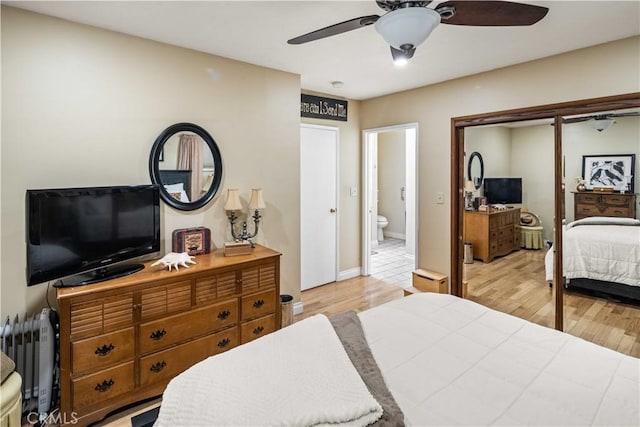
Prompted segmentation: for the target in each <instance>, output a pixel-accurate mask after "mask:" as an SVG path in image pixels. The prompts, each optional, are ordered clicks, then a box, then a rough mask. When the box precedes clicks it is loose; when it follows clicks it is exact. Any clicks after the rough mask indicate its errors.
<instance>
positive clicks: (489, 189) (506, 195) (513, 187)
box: [483, 178, 522, 205]
mask: <svg viewBox="0 0 640 427" xmlns="http://www.w3.org/2000/svg"><path fill="white" fill-rule="evenodd" d="M483 185H484V196H485V197H486V198H487V202H488V203H489V204H492V205H493V204H497V203H500V204H508V203H522V178H485V179H484V182H483Z"/></svg>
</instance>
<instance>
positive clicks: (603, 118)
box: [562, 111, 640, 132]
mask: <svg viewBox="0 0 640 427" xmlns="http://www.w3.org/2000/svg"><path fill="white" fill-rule="evenodd" d="M616 117H640V111H632V112H630V113H606V114H596V115H591V116H581V117H570V118H568V119H562V122H563V123H579V122H589V124H590V125H591V127H592V128H594V129H595V130H597V131H598V132H602V131H603V130H605V129H607V128H608V127H609V126H611V125H612V124H614V123H615V122H616V121H615V120H614V118H616Z"/></svg>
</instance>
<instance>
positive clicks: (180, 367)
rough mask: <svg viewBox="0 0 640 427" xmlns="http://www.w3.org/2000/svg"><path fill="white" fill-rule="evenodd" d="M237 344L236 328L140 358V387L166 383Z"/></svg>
mask: <svg viewBox="0 0 640 427" xmlns="http://www.w3.org/2000/svg"><path fill="white" fill-rule="evenodd" d="M238 343H239V341H238V328H230V329H226V330H224V331H222V332H218V333H217V334H214V335H210V336H208V337H204V338H200V339H197V340H194V341H191V342H188V343H186V344H182V345H178V346H175V347H172V348H170V349H168V350H164V351H161V352H158V353H153V354H150V355H149V356H145V357H142V358H140V385H141V386H145V385H149V384H153V383H158V382H162V381H164V382H168V381H169V380H170V379H171V378H173V377H175V376H176V375H178V374H179V373H181V372H183V371H184V370H186V369H187V368H189V367H191V366H193V365H194V364H196V363H198V362H199V361H201V360H204V359H206V358H207V357H209V356H212V355H214V354H218V353H222V352H223V351H226V350H229V349H231V348H233V347H235V346H237V345H238Z"/></svg>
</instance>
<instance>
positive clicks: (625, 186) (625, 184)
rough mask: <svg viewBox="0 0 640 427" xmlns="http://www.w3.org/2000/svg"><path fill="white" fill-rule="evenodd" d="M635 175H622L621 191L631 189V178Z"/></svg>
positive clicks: (624, 191)
mask: <svg viewBox="0 0 640 427" xmlns="http://www.w3.org/2000/svg"><path fill="white" fill-rule="evenodd" d="M632 178H633V175H624V176H623V177H622V186H621V187H620V193H622V194H624V193H626V192H627V191H629V184H631V179H632Z"/></svg>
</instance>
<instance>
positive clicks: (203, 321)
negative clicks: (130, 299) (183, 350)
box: [140, 299, 238, 354]
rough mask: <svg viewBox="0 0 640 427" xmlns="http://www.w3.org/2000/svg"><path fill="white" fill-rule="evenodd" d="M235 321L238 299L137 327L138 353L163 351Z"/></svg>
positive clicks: (236, 320) (236, 319) (232, 323)
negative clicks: (138, 337)
mask: <svg viewBox="0 0 640 427" xmlns="http://www.w3.org/2000/svg"><path fill="white" fill-rule="evenodd" d="M237 322H238V300H237V299H232V300H228V301H224V302H221V303H218V304H213V305H211V306H209V307H205V308H202V309H198V310H194V311H191V312H188V313H185V314H178V315H175V316H170V317H167V318H165V319H162V320H156V321H153V322H148V323H143V324H141V325H140V353H141V354H146V353H149V352H152V351H157V350H161V349H164V348H167V347H168V346H170V345H173V344H177V343H178V342H180V341H184V340H185V339H188V338H191V337H198V336H200V335H205V334H208V333H211V332H213V331H216V330H218V329H222V328H226V327H229V326H231V325H234V324H236V323H237Z"/></svg>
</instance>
